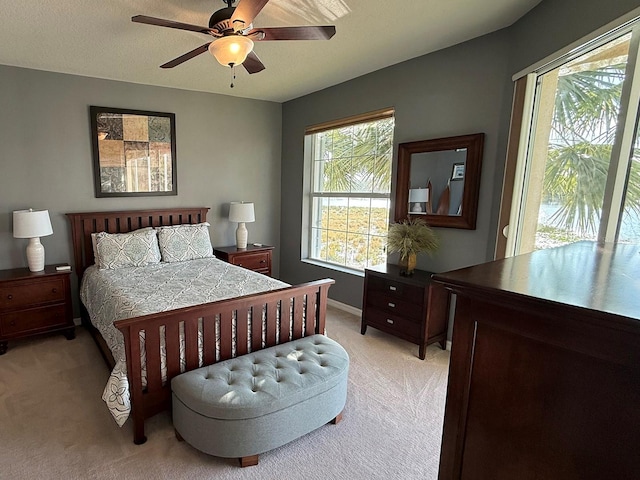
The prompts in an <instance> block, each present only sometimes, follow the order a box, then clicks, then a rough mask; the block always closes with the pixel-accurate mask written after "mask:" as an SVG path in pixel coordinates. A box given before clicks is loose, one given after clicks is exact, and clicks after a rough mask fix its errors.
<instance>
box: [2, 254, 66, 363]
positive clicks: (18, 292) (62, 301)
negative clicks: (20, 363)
mask: <svg viewBox="0 0 640 480" xmlns="http://www.w3.org/2000/svg"><path fill="white" fill-rule="evenodd" d="M70 276H71V271H70V270H67V271H57V270H56V266H55V265H47V266H46V267H45V269H44V271H42V272H31V271H29V269H28V268H14V269H10V270H0V355H2V354H4V353H5V352H6V351H7V346H8V341H9V340H11V339H14V338H24V337H31V336H33V335H38V334H41V333H49V332H56V331H60V332H62V333H64V335H65V336H66V337H67V339H68V340H71V339H72V338H75V325H74V323H73V309H72V307H71V286H70Z"/></svg>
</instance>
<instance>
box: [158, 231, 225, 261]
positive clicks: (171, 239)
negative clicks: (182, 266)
mask: <svg viewBox="0 0 640 480" xmlns="http://www.w3.org/2000/svg"><path fill="white" fill-rule="evenodd" d="M156 230H157V231H158V243H159V244H160V253H161V254H162V261H163V262H167V263H172V262H183V261H185V260H194V259H196V258H208V257H213V247H212V246H211V240H210V238H209V223H208V222H204V223H198V224H196V225H189V224H184V225H174V226H171V227H156Z"/></svg>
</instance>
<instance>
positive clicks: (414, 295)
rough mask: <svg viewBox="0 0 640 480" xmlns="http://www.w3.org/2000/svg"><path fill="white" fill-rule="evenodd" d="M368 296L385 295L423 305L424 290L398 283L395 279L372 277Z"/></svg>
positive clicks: (369, 282) (368, 287) (369, 278)
mask: <svg viewBox="0 0 640 480" xmlns="http://www.w3.org/2000/svg"><path fill="white" fill-rule="evenodd" d="M367 290H368V294H369V295H371V294H373V295H372V296H375V295H377V294H381V293H384V294H386V295H388V296H389V297H393V298H398V299H403V300H405V301H407V302H411V303H417V304H419V305H422V301H423V299H424V288H423V287H417V286H415V285H407V284H406V283H401V282H396V281H394V280H393V279H387V278H381V277H377V276H375V275H370V276H369V277H368V279H367Z"/></svg>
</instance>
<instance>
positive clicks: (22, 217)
mask: <svg viewBox="0 0 640 480" xmlns="http://www.w3.org/2000/svg"><path fill="white" fill-rule="evenodd" d="M52 233H53V228H51V220H50V218H49V211H48V210H17V211H15V212H13V236H14V237H15V238H36V237H45V236H47V235H51V234H52Z"/></svg>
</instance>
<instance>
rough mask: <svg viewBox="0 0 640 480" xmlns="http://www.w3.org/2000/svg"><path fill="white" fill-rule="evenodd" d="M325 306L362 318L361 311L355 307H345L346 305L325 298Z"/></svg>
mask: <svg viewBox="0 0 640 480" xmlns="http://www.w3.org/2000/svg"><path fill="white" fill-rule="evenodd" d="M327 305H329V306H330V307H334V308H337V309H338V310H342V311H343V312H347V313H351V314H352V315H356V316H358V317H362V310H360V309H359V308H356V307H352V306H351V305H347V304H346V303H342V302H338V301H337V300H332V299H330V298H327Z"/></svg>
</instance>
